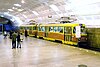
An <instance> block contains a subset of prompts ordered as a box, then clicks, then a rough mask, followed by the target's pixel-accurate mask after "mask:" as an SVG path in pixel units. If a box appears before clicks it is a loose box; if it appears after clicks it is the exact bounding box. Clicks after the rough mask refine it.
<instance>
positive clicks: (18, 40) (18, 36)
mask: <svg viewBox="0 0 100 67" xmlns="http://www.w3.org/2000/svg"><path fill="white" fill-rule="evenodd" d="M20 42H21V39H20V33H19V32H18V35H17V48H18V47H19V48H21V43H20Z"/></svg>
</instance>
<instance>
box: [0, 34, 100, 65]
mask: <svg viewBox="0 0 100 67" xmlns="http://www.w3.org/2000/svg"><path fill="white" fill-rule="evenodd" d="M22 38H24V37H23V36H22ZM21 44H22V48H21V49H20V48H16V49H12V46H11V40H10V39H9V38H7V39H4V38H3V36H2V35H1V36H0V67H79V66H78V65H81V64H83V65H87V67H100V52H96V51H91V50H87V49H82V48H77V47H74V46H68V45H64V44H60V43H56V42H51V41H46V40H42V39H37V38H33V37H28V38H24V40H23V42H22V43H21Z"/></svg>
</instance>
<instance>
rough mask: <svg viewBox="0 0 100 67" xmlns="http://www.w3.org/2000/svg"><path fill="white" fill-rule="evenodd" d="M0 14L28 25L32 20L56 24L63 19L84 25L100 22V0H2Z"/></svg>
mask: <svg viewBox="0 0 100 67" xmlns="http://www.w3.org/2000/svg"><path fill="white" fill-rule="evenodd" d="M0 13H8V14H11V15H13V16H16V17H19V18H20V19H21V20H22V21H23V22H24V23H26V24H27V23H28V22H29V21H30V20H33V22H36V23H48V22H55V21H57V20H58V19H59V18H61V17H72V18H75V19H77V20H78V21H80V22H82V23H84V21H85V20H86V21H88V22H90V20H93V21H94V20H96V21H95V22H99V19H100V0H0ZM86 23H87V22H86ZM92 23H93V22H92ZM88 24H90V23H88Z"/></svg>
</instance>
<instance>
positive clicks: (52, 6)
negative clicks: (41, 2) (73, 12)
mask: <svg viewBox="0 0 100 67" xmlns="http://www.w3.org/2000/svg"><path fill="white" fill-rule="evenodd" d="M50 7H51V8H52V9H53V10H54V11H59V9H58V8H57V6H56V5H50Z"/></svg>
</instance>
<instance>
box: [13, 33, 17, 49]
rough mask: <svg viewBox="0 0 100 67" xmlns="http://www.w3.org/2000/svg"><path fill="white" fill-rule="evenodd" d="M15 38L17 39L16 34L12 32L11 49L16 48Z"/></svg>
mask: <svg viewBox="0 0 100 67" xmlns="http://www.w3.org/2000/svg"><path fill="white" fill-rule="evenodd" d="M16 37H17V34H16V33H15V32H14V33H13V34H12V49H13V48H16Z"/></svg>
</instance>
